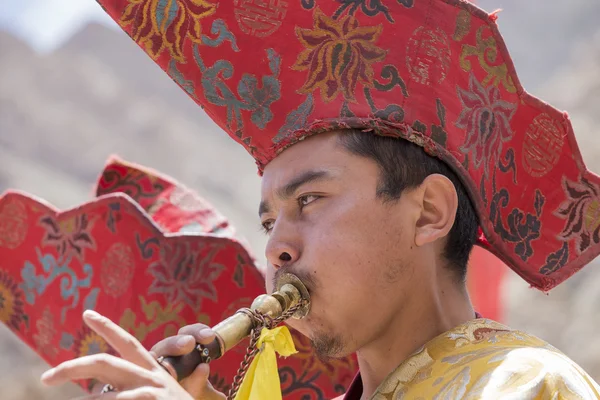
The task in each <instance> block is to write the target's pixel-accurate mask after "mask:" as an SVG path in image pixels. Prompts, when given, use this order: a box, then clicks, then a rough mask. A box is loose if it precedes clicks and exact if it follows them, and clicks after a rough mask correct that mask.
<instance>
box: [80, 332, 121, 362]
mask: <svg viewBox="0 0 600 400" xmlns="http://www.w3.org/2000/svg"><path fill="white" fill-rule="evenodd" d="M73 346H74V347H73V350H74V351H75V354H76V355H77V357H83V356H90V355H93V354H100V353H109V354H114V350H113V349H112V347H110V346H109V345H108V343H106V341H105V340H104V339H103V338H102V336H100V335H98V334H97V333H96V332H94V331H93V330H91V329H90V328H89V327H88V326H87V325H84V326H83V328H81V330H80V331H79V332H78V333H77V337H76V338H75V342H74V343H73Z"/></svg>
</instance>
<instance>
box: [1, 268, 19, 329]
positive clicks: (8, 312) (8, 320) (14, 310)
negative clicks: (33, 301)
mask: <svg viewBox="0 0 600 400" xmlns="http://www.w3.org/2000/svg"><path fill="white" fill-rule="evenodd" d="M23 318H24V313H23V292H22V291H21V289H20V288H19V285H18V284H17V283H16V282H15V281H14V280H13V279H12V278H11V277H10V275H8V274H7V273H6V272H4V271H2V270H0V322H3V323H5V324H6V325H7V326H8V327H10V328H12V329H15V330H18V329H19V326H20V325H21V321H23Z"/></svg>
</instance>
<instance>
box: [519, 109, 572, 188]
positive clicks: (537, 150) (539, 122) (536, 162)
mask: <svg viewBox="0 0 600 400" xmlns="http://www.w3.org/2000/svg"><path fill="white" fill-rule="evenodd" d="M564 137H565V132H564V130H563V128H562V127H561V126H560V125H559V124H558V123H557V122H556V121H554V120H553V119H552V118H551V117H550V116H549V115H548V114H540V115H538V116H537V117H535V119H534V120H533V122H532V123H531V125H529V127H528V128H527V132H526V133H525V140H524V141H523V166H524V167H525V170H526V171H527V173H528V174H529V175H531V176H533V177H534V178H539V177H542V176H544V175H546V174H547V173H548V172H550V170H552V168H554V166H555V165H556V164H557V163H558V160H559V159H560V155H561V153H562V148H563V145H564Z"/></svg>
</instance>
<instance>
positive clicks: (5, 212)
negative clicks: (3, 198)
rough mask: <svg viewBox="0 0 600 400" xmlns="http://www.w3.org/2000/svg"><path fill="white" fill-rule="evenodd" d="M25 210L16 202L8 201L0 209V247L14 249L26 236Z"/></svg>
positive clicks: (22, 205) (23, 206)
mask: <svg viewBox="0 0 600 400" xmlns="http://www.w3.org/2000/svg"><path fill="white" fill-rule="evenodd" d="M27 226H28V223H27V209H26V207H25V205H24V204H23V203H21V202H20V201H17V200H9V201H8V202H6V203H5V204H4V205H3V206H1V208H0V247H6V248H8V249H11V250H12V249H16V248H17V247H19V246H20V245H21V243H23V241H24V240H25V236H27Z"/></svg>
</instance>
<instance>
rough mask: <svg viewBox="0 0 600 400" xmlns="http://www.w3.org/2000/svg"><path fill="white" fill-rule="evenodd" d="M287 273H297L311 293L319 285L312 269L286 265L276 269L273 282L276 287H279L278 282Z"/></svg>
mask: <svg viewBox="0 0 600 400" xmlns="http://www.w3.org/2000/svg"><path fill="white" fill-rule="evenodd" d="M285 273H289V274H294V275H296V276H297V277H298V279H300V280H301V281H302V283H303V284H304V286H306V289H307V290H308V293H309V294H312V293H313V291H314V290H315V288H316V287H317V286H318V285H317V281H316V279H315V276H314V275H313V274H311V273H310V271H307V270H304V269H299V268H295V267H294V266H288V265H286V266H283V267H281V268H279V269H278V270H276V271H275V274H274V275H273V282H272V283H273V288H274V289H275V288H277V282H278V281H279V277H280V276H281V275H282V274H285Z"/></svg>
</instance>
